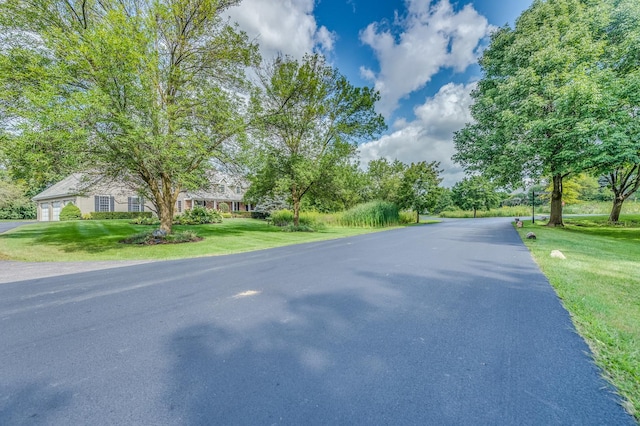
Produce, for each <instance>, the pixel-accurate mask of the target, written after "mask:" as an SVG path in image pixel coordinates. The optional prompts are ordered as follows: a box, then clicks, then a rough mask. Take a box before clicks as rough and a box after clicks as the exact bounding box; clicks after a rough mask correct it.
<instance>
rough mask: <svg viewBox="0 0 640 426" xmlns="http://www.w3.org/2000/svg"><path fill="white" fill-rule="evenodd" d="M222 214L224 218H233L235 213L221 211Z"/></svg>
mask: <svg viewBox="0 0 640 426" xmlns="http://www.w3.org/2000/svg"><path fill="white" fill-rule="evenodd" d="M220 215H221V216H222V218H223V219H231V218H232V217H233V215H232V214H231V213H229V212H226V213H225V212H222V213H220Z"/></svg>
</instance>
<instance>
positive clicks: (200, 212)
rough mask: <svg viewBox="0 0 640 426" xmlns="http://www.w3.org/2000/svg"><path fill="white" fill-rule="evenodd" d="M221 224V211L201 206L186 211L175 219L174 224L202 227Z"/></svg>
mask: <svg viewBox="0 0 640 426" xmlns="http://www.w3.org/2000/svg"><path fill="white" fill-rule="evenodd" d="M220 222H222V214H221V213H220V212H219V211H217V210H213V209H207V208H205V207H201V206H196V207H194V208H192V209H191V210H185V212H184V213H182V214H181V215H178V216H176V217H175V218H174V219H173V223H175V224H176V225H201V224H205V223H220Z"/></svg>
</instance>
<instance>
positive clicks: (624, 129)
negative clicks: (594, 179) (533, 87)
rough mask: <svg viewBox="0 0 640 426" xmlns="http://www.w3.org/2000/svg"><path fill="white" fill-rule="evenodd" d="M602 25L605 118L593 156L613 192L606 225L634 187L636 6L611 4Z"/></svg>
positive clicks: (638, 118) (638, 119)
mask: <svg viewBox="0 0 640 426" xmlns="http://www.w3.org/2000/svg"><path fill="white" fill-rule="evenodd" d="M614 3H615V7H614V8H612V9H610V16H611V20H610V24H609V25H608V26H607V32H606V35H607V50H606V59H607V60H606V62H603V63H604V64H606V66H607V69H608V70H609V74H607V75H606V79H604V80H603V82H604V84H605V85H606V87H607V89H608V90H607V92H606V95H607V98H606V105H607V109H606V116H605V120H604V123H603V125H602V126H601V127H600V129H599V137H600V139H599V142H600V144H601V149H600V152H599V154H598V155H597V156H594V157H593V164H594V167H595V169H596V171H597V172H599V173H602V174H603V175H604V176H605V177H606V179H607V183H608V186H609V188H610V189H611V190H612V192H613V195H614V196H613V205H612V207H611V213H610V214H609V220H610V221H611V222H617V221H618V220H619V218H620V212H621V210H622V205H623V203H624V201H625V200H626V199H628V198H629V197H630V196H631V195H633V194H634V193H635V192H636V191H637V190H638V189H639V188H640V3H639V2H638V1H636V0H617V1H615V2H614Z"/></svg>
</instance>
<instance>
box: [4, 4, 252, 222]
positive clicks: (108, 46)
mask: <svg viewBox="0 0 640 426" xmlns="http://www.w3.org/2000/svg"><path fill="white" fill-rule="evenodd" d="M239 2H240V1H239V0H229V1H222V2H221V1H218V0H201V1H193V0H160V1H154V2H144V4H143V3H140V2H135V1H123V2H111V1H106V2H91V3H90V4H88V3H84V2H80V3H78V2H67V1H64V0H29V1H26V0H9V1H3V2H0V32H1V33H0V35H1V36H2V37H1V38H2V40H3V46H2V49H1V50H0V108H2V109H3V110H2V111H0V116H4V114H6V116H7V117H9V118H8V122H10V123H14V126H15V127H16V128H15V129H14V130H15V131H14V132H12V137H11V138H8V139H9V140H8V141H9V143H11V144H12V146H13V147H14V148H15V152H16V156H15V157H16V158H17V157H19V156H22V157H24V159H25V161H24V163H25V164H24V167H23V165H22V164H21V163H20V162H18V161H17V159H16V158H12V157H10V158H9V160H10V161H9V164H8V167H9V169H10V170H12V172H15V173H23V174H24V175H25V176H26V175H30V176H32V177H33V181H34V182H43V183H47V182H51V181H52V180H53V179H54V178H55V179H57V178H59V177H61V176H60V173H61V171H64V170H61V169H59V168H56V167H54V166H55V165H56V162H58V163H62V164H64V165H65V167H63V168H62V169H65V170H66V169H67V168H73V169H80V168H82V166H89V167H91V168H96V169H99V170H101V172H103V173H104V174H105V175H108V176H114V177H115V176H118V177H122V176H125V177H126V179H127V180H129V182H128V183H130V184H132V185H133V186H136V187H137V188H139V190H140V195H141V196H143V197H144V198H145V199H146V200H149V201H150V202H151V203H153V204H154V207H155V210H156V211H157V214H158V216H159V218H160V220H161V228H163V229H164V230H165V231H167V232H170V230H171V226H172V218H173V209H174V206H175V203H176V200H177V197H178V194H179V193H180V191H181V190H184V189H196V188H199V187H202V186H204V185H205V184H206V174H205V173H206V170H207V168H209V167H210V164H211V163H210V161H209V160H210V159H212V158H221V159H223V160H224V159H225V158H226V156H227V154H228V152H227V150H228V148H230V147H228V145H229V144H230V143H231V141H232V140H233V141H236V140H238V139H239V140H242V138H243V135H242V132H243V129H244V126H245V117H243V116H242V111H243V110H244V108H243V107H244V105H243V104H244V103H245V101H244V98H243V96H242V95H243V92H244V93H246V92H247V83H246V79H245V76H244V70H245V68H246V67H247V66H251V65H254V64H256V63H257V62H258V53H257V52H258V51H257V45H255V44H253V43H251V42H250V41H249V39H248V37H247V35H246V34H245V33H243V32H240V31H238V29H237V27H236V26H234V25H232V24H231V23H229V22H228V21H227V20H226V19H225V14H226V11H227V9H229V8H230V7H232V6H234V5H237V4H238V3H239ZM4 107H6V108H4ZM34 148H35V149H34ZM7 151H8V152H11V150H7ZM61 152H62V153H64V155H62V156H60V155H57V154H58V153H61ZM71 153H73V155H70V154H71ZM67 155H69V156H70V157H71V158H69V159H67V158H66V156H67ZM41 162H42V163H43V164H42V165H41V164H40V163H41ZM21 168H24V169H25V170H24V172H23V171H22V170H21ZM39 170H44V173H45V174H44V176H43V177H38V176H34V175H35V174H36V173H38V171H39Z"/></svg>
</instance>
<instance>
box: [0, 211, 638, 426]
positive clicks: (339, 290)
mask: <svg viewBox="0 0 640 426" xmlns="http://www.w3.org/2000/svg"><path fill="white" fill-rule="evenodd" d="M0 333H1V335H0V424H2V425H13V424H47V425H79V424H82V425H89V424H90V425H103V424H104V425H107V424H109V425H115V424H131V425H133V424H136V425H163V424H169V425H173V424H186V425H192V424H193V425H197V424H203V425H204V424H206V425H212V424H221V425H227V424H233V425H236V424H237V425H272V424H285V425H303V424H304V425H312V424H322V425H338V424H342V425H374V424H381V425H404V424H415V425H427V424H434V425H435V424H437V425H446V424H451V425H460V424H474V425H481V424H492V425H516V424H517V425H529V424H530V425H550V424H576V425H605V424H606V425H625V424H629V425H631V424H635V423H634V421H633V419H632V418H631V417H630V416H628V415H627V414H626V413H625V412H624V410H623V409H622V407H621V406H620V405H619V404H618V398H617V396H616V395H615V393H614V391H613V389H612V388H611V387H610V386H608V385H607V384H606V383H605V382H604V381H603V380H602V379H601V378H600V372H599V370H598V369H597V368H596V367H595V366H594V365H593V363H592V361H591V359H590V355H589V349H588V347H587V346H586V344H585V343H584V342H583V340H582V339H581V338H580V337H579V336H578V335H577V334H576V332H575V330H574V328H573V326H572V324H571V322H570V319H569V315H568V314H567V312H566V311H565V310H564V309H563V308H562V306H561V304H560V302H559V300H558V298H557V297H556V295H555V293H554V292H553V290H552V288H551V287H550V285H549V284H548V282H547V281H546V279H545V278H544V276H542V275H541V274H540V272H539V270H538V269H537V267H536V265H535V264H534V263H533V261H532V260H531V257H530V255H529V253H528V251H527V250H526V249H525V247H524V246H523V245H522V244H521V242H520V241H519V239H518V236H517V234H516V232H515V230H514V229H513V228H512V227H511V225H510V224H509V223H508V222H507V221H506V220H501V219H484V220H469V221H451V222H446V223H442V224H438V225H428V226H421V227H410V228H405V229H400V230H394V231H386V232H380V233H375V234H369V235H364V236H359V237H354V238H348V239H341V240H335V241H328V242H321V243H312V244H306V245H301V246H293V247H286V248H280V249H273V250H265V251H260V252H254V253H247V254H241V255H233V256H225V257H212V258H199V259H190V260H179V261H169V262H160V263H151V264H144V265H137V266H129V267H124V268H116V269H109V270H103V271H95V272H84V273H79V274H74V275H65V276H58V277H51V278H43V279H35V280H31V281H21V282H14V283H7V284H2V285H0Z"/></svg>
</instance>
